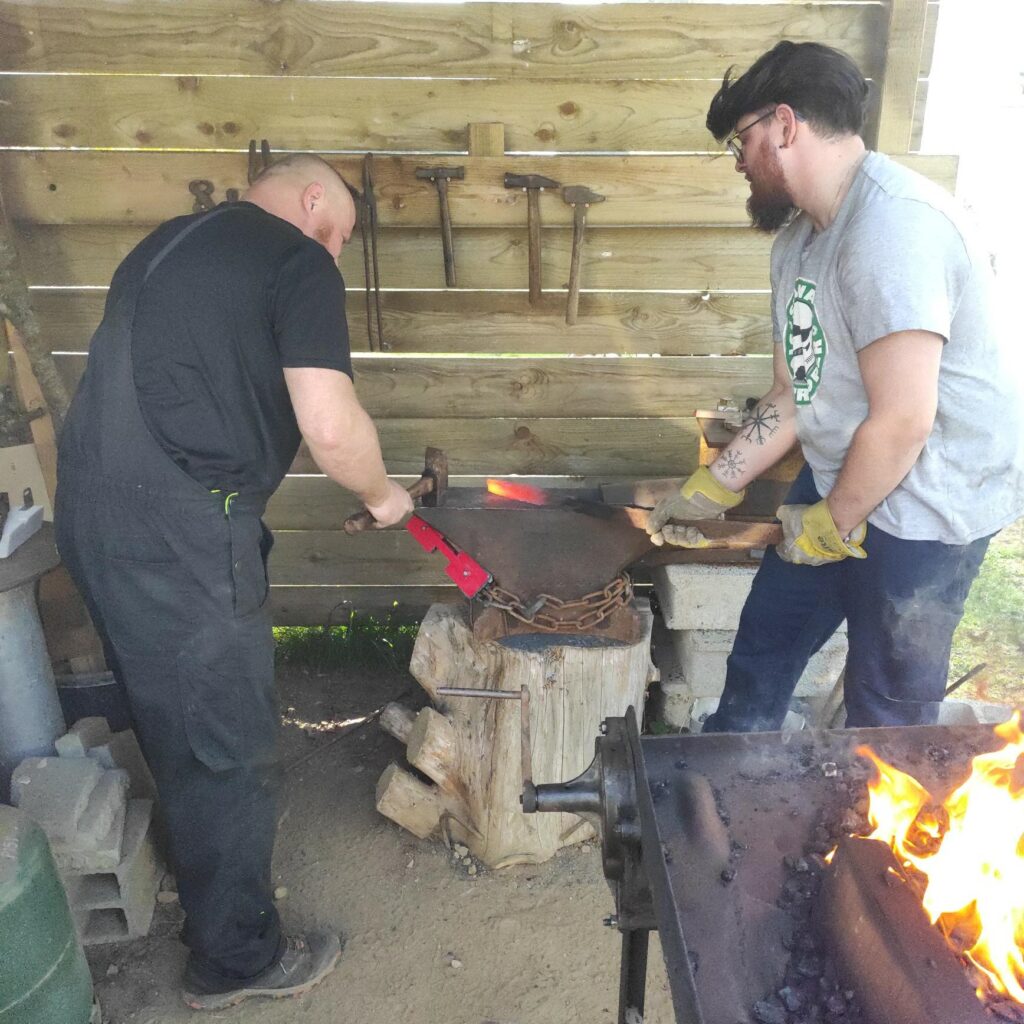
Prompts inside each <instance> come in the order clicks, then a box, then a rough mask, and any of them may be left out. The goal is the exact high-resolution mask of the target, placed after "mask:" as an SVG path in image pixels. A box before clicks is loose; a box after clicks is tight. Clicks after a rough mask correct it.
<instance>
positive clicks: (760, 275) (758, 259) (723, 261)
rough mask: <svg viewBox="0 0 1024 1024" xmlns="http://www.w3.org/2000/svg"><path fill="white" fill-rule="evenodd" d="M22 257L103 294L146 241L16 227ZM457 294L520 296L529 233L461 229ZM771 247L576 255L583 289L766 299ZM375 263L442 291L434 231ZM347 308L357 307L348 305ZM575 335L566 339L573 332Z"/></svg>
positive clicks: (42, 277)
mask: <svg viewBox="0 0 1024 1024" xmlns="http://www.w3.org/2000/svg"><path fill="white" fill-rule="evenodd" d="M16 227H17V231H16V237H17V242H18V248H19V251H20V253H21V256H22V260H23V262H24V265H25V273H26V276H27V277H28V280H29V283H30V284H31V285H36V286H39V285H48V286H56V287H82V286H105V285H107V284H109V283H110V279H111V277H112V276H113V273H114V270H115V269H116V268H117V265H118V263H120V262H121V260H122V259H123V258H124V257H125V256H126V255H127V254H128V252H130V251H131V249H132V247H133V246H134V245H135V244H136V243H137V242H138V241H139V240H140V239H141V238H142V237H143V235H144V234H145V232H146V229H145V228H141V227H138V226H129V225H125V226H122V225H117V224H114V225H102V224H78V225H74V224H73V225H68V226H66V227H65V226H61V225H54V224H41V225H26V224H20V225H17V226H16ZM543 236H544V237H543V243H542V263H543V282H544V287H545V288H547V289H563V290H564V289H565V287H566V284H567V281H568V278H569V256H570V253H571V250H572V232H571V231H569V230H568V229H562V228H552V229H549V230H548V229H546V230H545V231H544V233H543ZM453 238H454V251H455V260H456V266H457V268H458V274H459V277H458V280H459V285H460V287H462V288H469V289H473V290H478V289H482V288H487V289H500V290H506V289H510V288H525V287H526V284H527V278H528V255H527V241H526V231H525V229H523V230H514V229H508V228H457V229H456V230H455V231H454V233H453ZM770 249H771V238H770V237H769V236H768V235H765V234H763V233H759V232H756V231H754V230H752V229H751V228H594V229H592V230H590V229H588V231H587V233H586V236H585V239H584V244H583V252H582V257H581V260H582V282H583V288H584V289H594V288H599V289H611V290H615V291H620V290H634V289H635V290H642V291H651V290H658V289H684V290H691V291H693V290H703V289H708V290H710V291H713V292H717V291H737V290H748V289H755V290H757V289H760V290H764V289H767V288H768V286H769V275H768V256H769V252H770ZM378 253H379V257H380V275H381V283H382V285H383V286H384V287H386V288H397V289H409V288H443V287H444V263H443V260H442V253H441V242H440V235H439V232H438V231H437V230H436V229H428V228H409V229H402V228H398V229H393V230H390V231H384V232H381V235H380V239H379V244H378ZM339 266H340V267H341V272H342V274H343V276H344V278H345V281H346V283H347V284H348V287H349V289H350V290H351V291H352V292H353V293H357V292H358V291H360V290H361V289H362V288H363V280H364V277H363V250H362V245H361V243H360V241H359V239H358V238H356V239H354V240H353V241H352V242H350V243H349V245H347V246H346V247H345V249H344V250H343V251H342V254H341V261H340V264H339ZM351 301H352V303H353V305H355V304H357V303H359V302H362V301H363V299H362V297H361V296H357V295H355V294H354V295H353V296H352V300H351ZM570 333H571V331H570Z"/></svg>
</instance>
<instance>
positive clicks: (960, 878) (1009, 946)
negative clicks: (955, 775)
mask: <svg viewBox="0 0 1024 1024" xmlns="http://www.w3.org/2000/svg"><path fill="white" fill-rule="evenodd" d="M1020 721H1021V713H1020V711H1017V712H1015V713H1014V715H1013V718H1012V719H1011V720H1010V721H1009V722H1006V723H1004V724H1003V725H1001V726H997V727H996V729H995V733H996V735H997V736H999V737H1000V739H1004V740H1006V746H1004V747H1003V748H1002V749H1001V750H997V751H994V752H993V753H990V754H979V755H978V756H977V757H976V758H974V760H973V761H972V762H971V774H970V775H969V776H968V778H967V780H966V781H965V782H964V783H963V784H962V785H961V786H959V787H958V788H957V789H956V790H954V791H953V793H951V794H950V796H949V797H948V798H947V799H946V801H945V802H944V803H943V804H942V806H941V807H938V808H936V807H934V806H933V804H932V800H931V797H930V796H929V794H928V792H927V791H926V790H925V789H923V788H922V786H921V785H920V784H919V783H918V782H917V781H916V780H915V779H913V778H911V776H909V775H905V774H904V773H903V772H900V771H898V770H897V769H895V768H893V767H892V766H891V765H887V764H885V763H884V762H883V761H880V760H879V759H878V757H876V756H875V754H874V753H873V752H872V751H871V749H870V748H868V747H859V748H858V749H857V753H858V754H860V755H862V756H864V757H868V758H870V759H871V760H872V761H873V762H874V764H875V767H876V769H877V770H878V776H877V777H876V778H875V779H873V780H872V781H871V783H870V784H869V786H868V791H869V793H870V808H869V811H868V817H869V820H870V822H871V824H872V825H873V826H874V829H875V830H874V832H873V833H872V834H871V835H870V836H869V837H868V838H870V839H880V840H882V841H883V842H886V843H888V844H889V845H890V846H891V847H892V849H893V851H894V852H895V853H896V856H897V857H898V858H899V859H900V861H901V862H902V863H903V864H904V865H906V866H910V867H912V868H915V869H916V870H917V871H919V872H921V874H922V875H924V876H925V878H926V879H927V884H926V887H925V891H924V895H923V897H922V903H923V905H924V908H925V910H926V911H927V913H928V916H929V917H930V918H931V920H932V922H933V923H937V924H939V926H940V927H941V928H942V929H943V931H944V932H945V933H946V935H947V936H948V935H949V934H951V933H952V931H953V930H954V929H956V931H957V933H958V934H959V935H968V936H970V939H969V940H968V941H969V942H972V943H973V944H972V945H971V946H970V948H969V949H967V950H966V951H965V955H966V956H967V957H968V958H969V959H970V960H971V962H972V963H973V964H974V965H975V966H976V967H977V968H978V969H979V970H980V971H981V972H982V973H983V974H984V975H985V976H986V977H987V978H988V980H989V982H990V983H991V986H992V988H993V989H995V990H996V991H997V992H999V993H1000V994H1001V995H1002V996H1004V997H1008V998H1010V999H1012V1000H1016V1002H1018V1003H1021V1004H1024V732H1022V731H1021V725H1020ZM978 997H979V998H983V997H984V989H983V988H979V989H978Z"/></svg>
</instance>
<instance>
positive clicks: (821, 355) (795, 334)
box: [784, 277, 828, 405]
mask: <svg viewBox="0 0 1024 1024" xmlns="http://www.w3.org/2000/svg"><path fill="white" fill-rule="evenodd" d="M816 288H817V286H816V285H815V284H814V282H813V281H807V280H804V278H802V277H801V278H797V282H796V287H795V288H794V289H793V297H792V298H791V299H790V300H789V305H788V306H787V307H786V332H785V338H784V344H785V351H786V365H787V366H788V367H789V375H790V377H791V378H792V380H793V398H794V400H795V401H796V404H797V405H809V404H810V401H811V399H812V398H813V397H814V393H815V391H817V390H818V385H819V384H820V383H821V372H822V369H823V367H824V365H825V355H826V353H827V352H828V345H827V343H826V341H825V332H824V331H823V330H822V329H821V322H820V321H819V320H818V314H817V312H816V310H815V308H814V292H815V289H816Z"/></svg>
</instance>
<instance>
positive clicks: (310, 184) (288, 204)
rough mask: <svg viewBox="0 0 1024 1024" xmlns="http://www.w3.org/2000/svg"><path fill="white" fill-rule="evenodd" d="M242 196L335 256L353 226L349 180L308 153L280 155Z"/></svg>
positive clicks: (354, 210)
mask: <svg viewBox="0 0 1024 1024" xmlns="http://www.w3.org/2000/svg"><path fill="white" fill-rule="evenodd" d="M242 198H243V199H244V200H246V201H247V202H250V203H254V204H255V205H256V206H259V207H261V208H262V209H264V210H266V211H267V212H268V213H272V214H273V215H274V216H275V217H280V218H281V219H282V220H286V221H288V223H289V224H294V225H295V227H297V228H298V229H299V230H300V231H301V232H302V233H303V234H304V235H306V236H308V237H309V238H312V239H314V240H315V241H317V242H319V243H320V244H321V245H322V246H323V247H324V248H325V249H326V250H327V251H328V252H329V253H330V254H331V255H332V256H333V257H334V258H335V259H337V258H338V256H339V255H340V253H341V249H342V246H343V245H344V244H345V243H346V242H347V241H348V240H349V238H351V236H352V231H353V229H354V227H355V222H356V207H355V201H354V200H353V198H352V190H351V189H350V187H349V185H348V183H347V182H346V181H345V179H344V178H343V177H342V176H341V175H340V174H339V173H338V172H337V171H336V170H335V169H334V168H333V167H332V166H331V165H330V164H329V163H328V162H327V161H326V160H324V159H322V158H321V157H318V156H314V155H313V154H311V153H292V154H290V155H288V156H283V157H279V158H278V159H277V160H275V161H274V162H273V163H272V164H271V165H270V166H269V167H267V168H266V169H265V170H263V171H262V172H261V173H260V174H259V176H258V177H257V178H256V179H255V180H254V181H253V183H252V185H250V186H249V189H248V190H247V191H246V193H245V194H244V195H243V196H242Z"/></svg>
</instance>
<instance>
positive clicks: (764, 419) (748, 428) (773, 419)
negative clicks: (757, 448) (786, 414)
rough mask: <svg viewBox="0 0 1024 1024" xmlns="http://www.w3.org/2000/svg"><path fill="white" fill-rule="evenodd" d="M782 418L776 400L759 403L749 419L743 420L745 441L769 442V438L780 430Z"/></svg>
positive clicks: (759, 443)
mask: <svg viewBox="0 0 1024 1024" xmlns="http://www.w3.org/2000/svg"><path fill="white" fill-rule="evenodd" d="M781 420H782V417H781V416H780V415H779V410H778V409H777V408H776V406H775V403H774V402H769V403H768V404H767V405H758V406H756V407H755V408H754V409H753V411H752V412H751V413H750V417H749V419H746V420H744V421H743V426H742V427H740V434H741V436H742V437H743V439H744V440H745V441H750V442H752V443H753V444H757V445H763V444H767V443H768V439H769V438H770V437H772V436H773V435H774V434H775V433H776V432H777V431H778V429H779V423H780V421H781Z"/></svg>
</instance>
